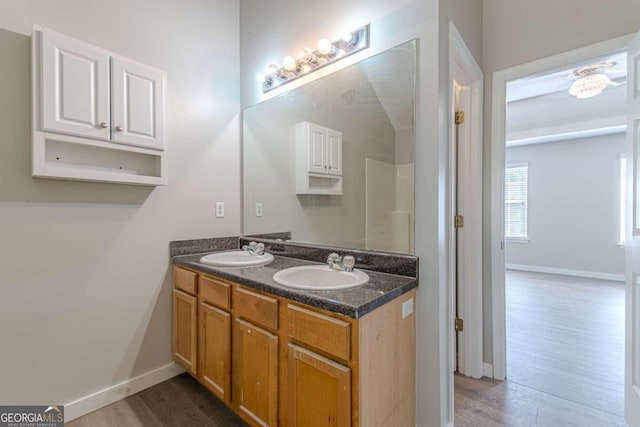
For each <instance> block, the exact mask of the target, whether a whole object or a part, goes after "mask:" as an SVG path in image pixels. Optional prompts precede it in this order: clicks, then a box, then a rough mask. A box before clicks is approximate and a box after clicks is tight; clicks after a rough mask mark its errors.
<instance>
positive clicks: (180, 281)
mask: <svg viewBox="0 0 640 427" xmlns="http://www.w3.org/2000/svg"><path fill="white" fill-rule="evenodd" d="M197 276H198V275H197V274H196V273H194V272H193V271H189V270H185V269H184V268H180V267H175V266H174V267H173V286H175V287H176V288H177V289H181V290H183V291H185V292H188V293H190V294H192V295H195V294H196V293H198V286H197V279H198V277H197Z"/></svg>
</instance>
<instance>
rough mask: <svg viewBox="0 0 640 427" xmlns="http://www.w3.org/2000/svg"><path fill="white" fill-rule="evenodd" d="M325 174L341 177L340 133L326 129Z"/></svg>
mask: <svg viewBox="0 0 640 427" xmlns="http://www.w3.org/2000/svg"><path fill="white" fill-rule="evenodd" d="M327 173H328V174H331V175H342V132H338V131H336V130H332V129H327Z"/></svg>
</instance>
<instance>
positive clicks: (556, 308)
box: [456, 271, 625, 427]
mask: <svg viewBox="0 0 640 427" xmlns="http://www.w3.org/2000/svg"><path fill="white" fill-rule="evenodd" d="M506 301H507V376H508V381H506V382H497V381H491V380H481V381H479V380H472V379H467V378H464V377H456V426H474V427H480V426H499V425H509V426H510V425H515V426H519V425H540V426H580V427H582V426H624V425H625V423H624V420H623V417H622V415H623V413H624V285H623V284H621V283H619V282H610V281H604V280H594V279H583V278H575V277H569V276H558V275H551V274H542V273H528V272H519V271H507V289H506Z"/></svg>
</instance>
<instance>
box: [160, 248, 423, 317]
mask: <svg viewBox="0 0 640 427" xmlns="http://www.w3.org/2000/svg"><path fill="white" fill-rule="evenodd" d="M207 253H212V252H207ZM207 253H200V254H194V255H183V256H174V257H173V258H172V262H173V264H175V265H179V266H183V267H186V268H190V269H192V270H196V271H199V272H202V273H206V274H211V275H212V276H216V277H220V278H222V279H227V280H230V281H233V282H236V283H240V284H242V285H245V286H247V287H250V288H254V289H257V290H260V291H263V292H267V293H270V294H273V295H277V296H280V297H284V298H288V299H291V300H293V301H297V302H300V303H303V304H308V305H310V306H313V307H318V308H321V309H324V310H327V311H332V312H334V313H339V314H344V315H346V316H349V317H353V318H360V317H362V316H364V315H365V314H367V313H369V312H371V311H373V310H375V309H376V308H378V307H380V306H382V305H383V304H385V303H387V302H389V301H391V300H393V299H395V298H397V297H399V296H400V295H402V294H404V293H406V292H408V291H410V290H411V289H413V288H415V287H417V286H418V280H417V279H416V278H415V277H407V276H398V275H395V274H387V273H379V272H373V271H368V270H363V271H365V272H366V273H367V274H368V275H369V278H370V279H369V283H367V284H366V285H363V286H358V287H356V288H350V289H341V290H334V291H308V290H302V289H293V288H288V287H285V286H282V285H279V284H277V283H276V282H275V281H274V280H273V275H274V274H275V273H276V272H277V271H279V270H283V269H285V268H289V267H297V266H301V265H309V264H321V263H317V262H313V261H307V260H301V259H295V258H287V257H282V256H275V259H274V261H273V262H272V263H271V264H268V265H265V266H262V267H241V268H238V267H212V266H209V265H206V264H201V263H200V258H202V257H203V256H204V255H206V254H207Z"/></svg>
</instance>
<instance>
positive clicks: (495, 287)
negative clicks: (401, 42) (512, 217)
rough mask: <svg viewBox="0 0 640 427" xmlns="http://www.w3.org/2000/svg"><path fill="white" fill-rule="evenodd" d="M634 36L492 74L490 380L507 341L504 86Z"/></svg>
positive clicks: (500, 375)
mask: <svg viewBox="0 0 640 427" xmlns="http://www.w3.org/2000/svg"><path fill="white" fill-rule="evenodd" d="M634 35H635V34H631V35H626V36H622V37H618V38H615V39H611V40H607V41H604V42H600V43H596V44H592V45H589V46H586V47H582V48H579V49H574V50H570V51H567V52H564V53H560V54H557V55H553V56H550V57H547V58H543V59H539V60H536V61H532V62H528V63H525V64H522V65H518V66H515V67H511V68H507V69H504V70H500V71H496V72H494V73H493V91H492V108H491V307H492V308H491V311H492V323H493V325H492V333H493V377H494V378H495V379H498V380H505V379H506V377H507V337H506V304H505V255H504V244H505V238H504V172H505V166H506V165H505V149H506V129H505V126H506V117H505V116H506V95H507V83H508V82H510V81H513V80H517V79H521V78H524V77H529V76H532V75H535V74H539V73H544V72H553V71H559V70H561V69H563V68H565V67H567V66H571V65H572V64H575V63H576V62H580V61H585V60H588V59H591V58H593V57H597V56H604V55H607V54H611V53H613V52H615V51H622V50H624V49H625V48H626V47H627V45H628V44H629V42H630V41H631V40H632V39H633V37H634Z"/></svg>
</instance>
